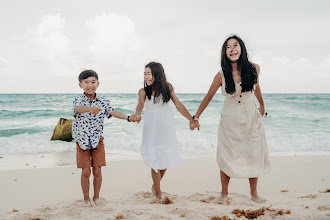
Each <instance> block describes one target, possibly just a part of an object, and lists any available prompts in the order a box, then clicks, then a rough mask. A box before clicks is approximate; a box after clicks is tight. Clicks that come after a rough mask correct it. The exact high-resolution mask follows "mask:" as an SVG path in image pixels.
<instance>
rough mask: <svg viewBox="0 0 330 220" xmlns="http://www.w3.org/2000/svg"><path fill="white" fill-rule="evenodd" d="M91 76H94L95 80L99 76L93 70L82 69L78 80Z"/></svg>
mask: <svg viewBox="0 0 330 220" xmlns="http://www.w3.org/2000/svg"><path fill="white" fill-rule="evenodd" d="M91 76H94V77H95V78H96V79H97V80H99V76H98V75H97V73H96V72H95V71H94V70H84V71H82V72H81V73H80V74H79V76H78V80H79V82H81V81H83V80H84V79H87V78H89V77H91Z"/></svg>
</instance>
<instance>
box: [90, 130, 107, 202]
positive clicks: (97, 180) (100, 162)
mask: <svg viewBox="0 0 330 220" xmlns="http://www.w3.org/2000/svg"><path fill="white" fill-rule="evenodd" d="M103 139H104V138H103V137H101V138H100V141H99V146H98V147H97V148H95V149H93V150H91V157H92V166H93V175H94V180H93V187H94V196H93V201H94V203H95V204H96V205H100V204H101V203H102V202H101V200H99V198H100V190H101V185H102V172H101V167H102V166H105V165H106V162H105V149H104V143H103Z"/></svg>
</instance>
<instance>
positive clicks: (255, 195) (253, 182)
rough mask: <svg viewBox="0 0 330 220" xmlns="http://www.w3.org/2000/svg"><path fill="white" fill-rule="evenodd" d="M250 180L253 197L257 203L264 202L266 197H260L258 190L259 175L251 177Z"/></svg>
mask: <svg viewBox="0 0 330 220" xmlns="http://www.w3.org/2000/svg"><path fill="white" fill-rule="evenodd" d="M249 181H250V189H251V199H252V200H253V201H255V202H256V203H264V202H266V200H265V199H263V198H261V197H259V195H258V192H257V184H258V177H256V178H249Z"/></svg>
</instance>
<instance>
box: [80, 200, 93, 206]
mask: <svg viewBox="0 0 330 220" xmlns="http://www.w3.org/2000/svg"><path fill="white" fill-rule="evenodd" d="M82 207H92V203H91V201H90V200H84V202H83V204H82Z"/></svg>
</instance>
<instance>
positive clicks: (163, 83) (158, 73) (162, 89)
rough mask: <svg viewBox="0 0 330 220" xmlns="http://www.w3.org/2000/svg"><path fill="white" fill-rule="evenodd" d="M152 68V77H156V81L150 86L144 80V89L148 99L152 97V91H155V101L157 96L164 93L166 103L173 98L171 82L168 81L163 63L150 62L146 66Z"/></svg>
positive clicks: (163, 97)
mask: <svg viewBox="0 0 330 220" xmlns="http://www.w3.org/2000/svg"><path fill="white" fill-rule="evenodd" d="M147 67H148V68H150V69H151V73H152V77H153V78H154V82H153V83H152V85H151V86H148V85H147V83H146V82H144V91H145V92H146V95H147V97H148V99H149V100H150V99H151V95H152V91H154V92H155V95H154V103H155V102H156V100H157V97H159V96H160V95H162V99H163V102H164V103H166V102H168V101H170V99H171V90H170V87H171V88H172V86H171V84H170V83H168V82H167V79H166V75H165V71H164V68H163V66H162V64H160V63H157V62H150V63H148V64H147V65H146V66H145V68H147Z"/></svg>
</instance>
